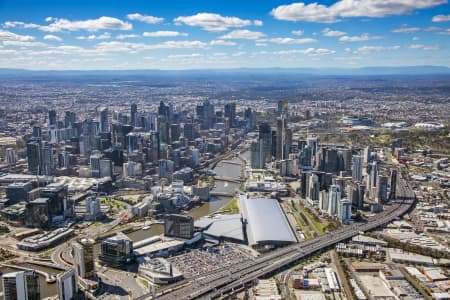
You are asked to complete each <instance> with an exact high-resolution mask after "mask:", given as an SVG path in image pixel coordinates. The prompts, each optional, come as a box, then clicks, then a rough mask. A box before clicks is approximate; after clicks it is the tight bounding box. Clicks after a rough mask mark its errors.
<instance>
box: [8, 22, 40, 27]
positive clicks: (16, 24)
mask: <svg viewBox="0 0 450 300" xmlns="http://www.w3.org/2000/svg"><path fill="white" fill-rule="evenodd" d="M3 27H5V28H15V27H20V28H39V27H40V25H38V24H33V23H24V22H20V21H6V22H5V23H3Z"/></svg>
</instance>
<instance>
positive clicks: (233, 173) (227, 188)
mask: <svg viewBox="0 0 450 300" xmlns="http://www.w3.org/2000/svg"><path fill="white" fill-rule="evenodd" d="M241 157H244V158H245V159H249V157H250V152H249V151H246V152H244V153H243V154H241ZM229 161H231V162H232V163H228V162H229ZM229 161H221V162H219V163H218V164H217V166H216V167H215V168H214V172H215V173H216V175H217V176H221V177H228V178H234V179H238V178H239V176H240V175H241V171H242V168H244V167H245V166H244V165H243V162H242V160H240V159H239V158H238V157H235V158H233V159H231V160H229ZM239 186H240V185H239V184H238V183H235V182H228V181H221V180H216V181H215V187H214V189H213V190H212V191H214V192H218V193H227V194H231V195H233V194H234V193H235V191H236V190H238V189H239ZM231 200H232V197H223V196H219V197H212V199H211V200H210V201H209V202H205V203H203V204H202V205H201V206H197V207H194V208H193V209H192V210H190V211H189V212H188V215H190V216H192V217H193V218H194V219H199V218H201V217H203V216H206V215H209V214H212V213H214V212H216V211H218V210H219V209H220V208H222V207H223V206H225V205H227V204H228V203H229V202H230V201H231ZM163 232H164V226H163V225H161V224H155V225H152V226H151V227H150V228H149V229H147V230H137V231H134V232H131V233H128V234H127V236H128V237H130V239H132V240H133V242H138V241H141V240H143V239H146V238H149V237H152V236H155V235H160V234H162V233H163ZM99 248H100V245H99V244H97V245H95V246H94V255H95V256H97V254H98V252H99V250H100V249H99ZM23 266H24V267H29V268H33V269H37V270H41V271H44V272H47V273H53V274H58V273H60V272H61V271H59V270H55V269H51V268H46V267H41V266H34V265H27V264H24V265H23ZM0 271H2V272H3V273H10V272H16V271H17V270H15V269H10V268H0ZM39 280H40V283H41V297H42V298H45V297H51V296H54V295H56V294H57V293H58V292H57V287H56V284H48V283H46V282H45V278H44V277H43V276H39ZM0 292H2V285H1V284H0Z"/></svg>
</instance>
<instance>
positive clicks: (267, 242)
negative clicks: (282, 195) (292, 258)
mask: <svg viewBox="0 0 450 300" xmlns="http://www.w3.org/2000/svg"><path fill="white" fill-rule="evenodd" d="M239 206H240V208H241V214H242V219H243V223H244V227H245V229H246V233H247V239H248V244H249V245H250V246H252V247H255V248H259V247H263V246H281V245H286V244H291V243H295V242H296V241H297V240H296V238H295V235H294V233H293V232H292V229H291V227H290V225H289V222H288V221H287V219H286V216H285V215H284V213H283V211H282V209H281V206H280V204H279V203H278V201H277V200H275V199H268V198H248V197H247V195H240V197H239Z"/></svg>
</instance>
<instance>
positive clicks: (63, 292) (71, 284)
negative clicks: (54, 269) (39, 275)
mask: <svg viewBox="0 0 450 300" xmlns="http://www.w3.org/2000/svg"><path fill="white" fill-rule="evenodd" d="M56 283H57V285H58V299H59V300H73V299H76V297H77V292H78V276H77V273H76V272H75V270H74V269H69V270H67V271H65V272H63V273H60V274H58V275H57V276H56Z"/></svg>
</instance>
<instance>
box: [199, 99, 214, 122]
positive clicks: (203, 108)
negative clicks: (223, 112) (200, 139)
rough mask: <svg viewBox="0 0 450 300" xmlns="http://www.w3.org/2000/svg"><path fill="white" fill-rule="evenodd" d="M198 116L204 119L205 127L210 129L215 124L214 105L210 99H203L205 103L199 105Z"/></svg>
mask: <svg viewBox="0 0 450 300" xmlns="http://www.w3.org/2000/svg"><path fill="white" fill-rule="evenodd" d="M196 110H197V117H198V118H199V119H200V120H201V121H202V127H203V129H210V128H212V127H213V125H214V120H213V118H214V105H212V104H211V103H210V102H209V100H205V101H203V105H199V106H197V109H196Z"/></svg>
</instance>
